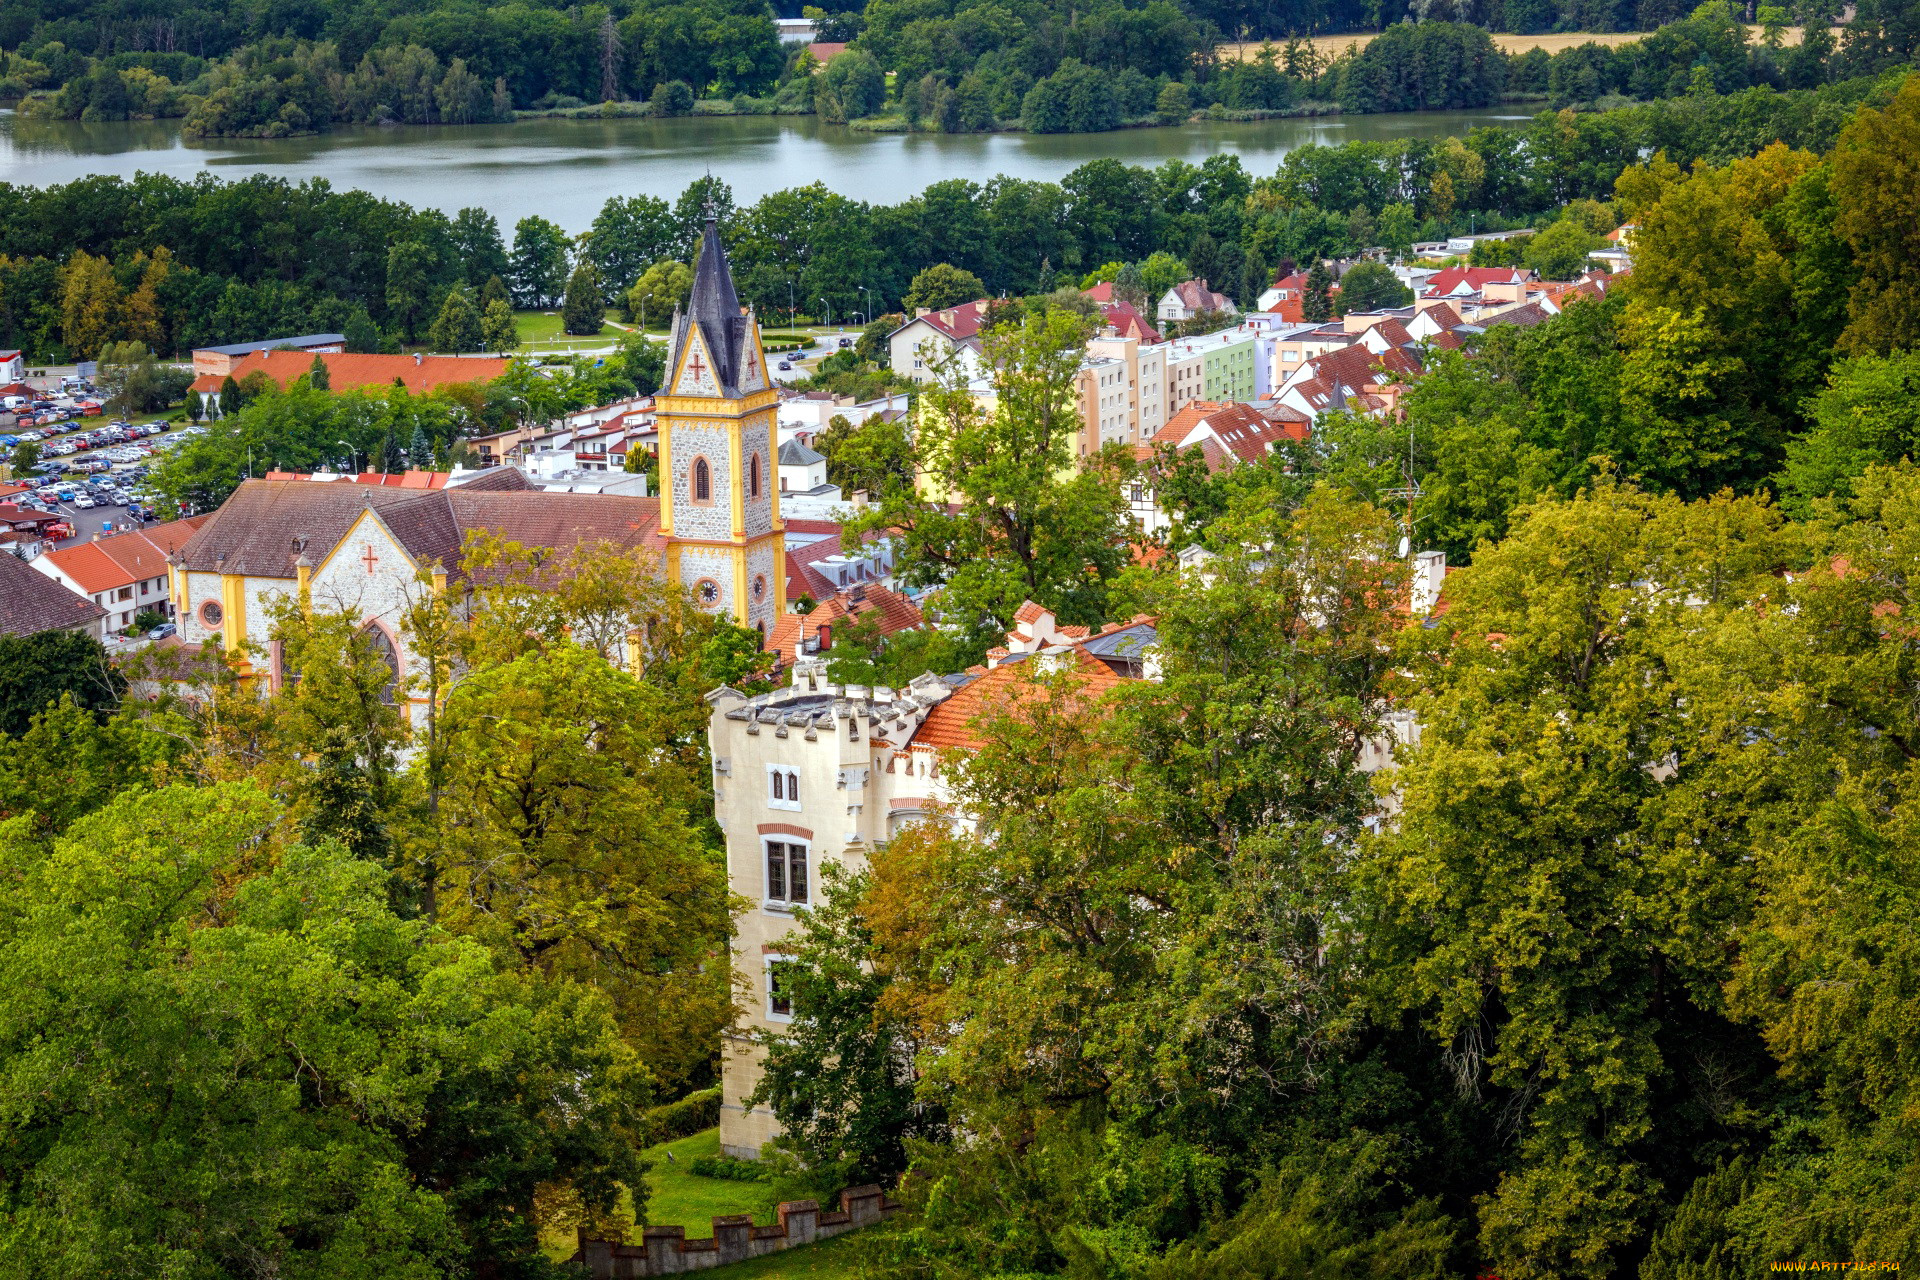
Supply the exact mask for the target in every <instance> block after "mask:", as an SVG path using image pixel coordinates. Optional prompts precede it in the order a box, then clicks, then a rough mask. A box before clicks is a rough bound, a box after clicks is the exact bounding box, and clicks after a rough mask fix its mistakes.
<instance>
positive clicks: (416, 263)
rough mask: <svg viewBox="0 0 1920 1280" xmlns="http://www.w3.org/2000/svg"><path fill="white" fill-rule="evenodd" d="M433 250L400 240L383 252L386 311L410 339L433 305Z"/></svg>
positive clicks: (416, 242) (421, 326)
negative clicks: (385, 277) (385, 273)
mask: <svg viewBox="0 0 1920 1280" xmlns="http://www.w3.org/2000/svg"><path fill="white" fill-rule="evenodd" d="M434 265H435V259H434V254H433V250H432V249H430V248H428V247H427V246H426V245H424V244H421V243H420V242H419V241H418V240H404V241H402V242H400V243H399V244H396V245H394V246H393V248H391V249H389V250H388V251H387V298H386V302H387V313H388V314H389V315H391V316H392V317H393V319H394V323H396V324H398V325H399V326H400V331H401V333H403V334H404V335H405V336H406V339H407V341H409V342H412V341H413V340H414V339H415V337H416V336H417V335H418V334H419V333H420V331H421V330H422V329H424V328H425V327H426V324H427V320H428V317H429V316H430V315H431V314H432V306H433V272H434Z"/></svg>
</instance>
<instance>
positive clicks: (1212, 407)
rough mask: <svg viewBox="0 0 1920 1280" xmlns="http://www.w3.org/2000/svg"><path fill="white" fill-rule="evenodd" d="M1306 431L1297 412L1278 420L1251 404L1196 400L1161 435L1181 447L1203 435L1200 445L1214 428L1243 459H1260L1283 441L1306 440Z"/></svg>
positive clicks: (1225, 444) (1199, 441)
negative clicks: (1206, 432) (1207, 433)
mask: <svg viewBox="0 0 1920 1280" xmlns="http://www.w3.org/2000/svg"><path fill="white" fill-rule="evenodd" d="M1203 429H1204V430H1203ZM1307 430H1308V427H1307V423H1306V421H1305V419H1304V418H1301V417H1300V416H1299V415H1298V414H1292V415H1289V416H1288V418H1287V419H1286V420H1283V421H1276V420H1274V419H1272V418H1269V417H1267V416H1266V415H1264V414H1262V413H1261V412H1260V411H1259V410H1258V409H1256V408H1254V407H1253V406H1252V405H1250V404H1241V403H1239V402H1237V401H1231V400H1195V401H1193V402H1192V403H1191V404H1189V405H1187V406H1186V407H1185V408H1183V409H1181V410H1180V412H1179V413H1176V414H1174V415H1173V421H1171V422H1169V423H1168V424H1167V425H1166V426H1165V427H1163V428H1161V430H1160V435H1161V437H1163V438H1165V439H1167V440H1171V441H1173V442H1174V445H1175V447H1179V446H1182V445H1185V444H1186V443H1187V442H1188V440H1190V439H1192V438H1193V437H1194V436H1195V435H1199V436H1200V440H1196V441H1194V443H1196V444H1199V443H1201V441H1203V440H1205V439H1206V438H1207V437H1206V435H1205V431H1211V432H1212V433H1213V435H1214V437H1216V438H1218V440H1219V442H1220V444H1221V445H1223V446H1225V447H1226V448H1227V449H1229V450H1231V451H1232V453H1233V456H1234V457H1235V458H1237V459H1239V460H1240V461H1241V462H1258V461H1259V460H1260V459H1261V458H1264V457H1266V456H1267V454H1269V453H1271V452H1273V448H1274V446H1275V445H1277V444H1279V443H1280V442H1281V441H1282V440H1305V439H1306V438H1307Z"/></svg>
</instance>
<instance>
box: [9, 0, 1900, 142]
mask: <svg viewBox="0 0 1920 1280" xmlns="http://www.w3.org/2000/svg"><path fill="white" fill-rule="evenodd" d="M808 13H809V14H811V15H814V16H815V19H816V22H817V24H818V28H819V33H820V34H819V37H818V38H819V39H820V40H822V41H825V42H829V44H828V46H827V47H828V48H829V49H834V48H838V47H839V46H840V45H845V46H846V48H845V51H844V52H839V53H837V54H834V53H829V54H828V55H827V64H826V65H825V66H824V67H822V66H821V64H820V63H819V62H818V61H817V60H816V59H815V58H814V57H813V55H812V54H811V53H810V52H808V49H807V47H805V46H802V45H783V44H781V43H780V41H779V39H778V37H777V35H776V32H775V27H774V24H773V17H772V11H771V10H770V9H769V8H767V6H766V5H765V3H764V0H677V2H676V3H671V4H668V3H641V4H625V3H622V4H616V5H613V6H611V7H594V8H591V9H571V10H566V11H564V12H563V11H559V10H553V9H542V8H531V7H526V6H523V5H519V4H514V5H493V6H486V7H482V8H479V9H476V10H473V11H471V12H468V11H466V10H464V9H460V10H456V9H440V8H430V9H427V10H425V11H423V12H419V13H412V14H408V15H405V16H400V17H392V18H386V17H381V16H376V15H374V14H371V13H368V12H365V11H363V10H360V9H357V8H353V7H342V8H341V9H340V10H338V11H334V12H330V13H328V14H326V15H324V16H322V15H319V14H294V13H289V14H283V15H281V16H280V17H279V18H278V19H275V20H272V21H269V20H268V19H266V18H265V17H262V16H258V15H247V16H244V17H242V16H241V15H236V14H231V13H222V12H220V11H218V10H211V11H210V10H199V9H196V10H193V11H190V12H188V13H186V14H183V15H180V16H178V17H155V18H152V19H150V20H144V21H141V22H129V21H127V20H125V19H118V18H115V17H109V16H108V15H105V14H102V15H98V16H97V17H96V18H95V19H94V20H93V21H92V22H90V23H89V22H87V21H86V20H84V19H82V18H80V17H77V16H73V15H64V14H62V15H55V14H39V13H37V11H35V10H34V8H33V5H32V4H31V3H29V2H28V0H10V3H8V4H7V5H4V6H0V50H4V52H0V98H13V99H20V100H21V109H22V110H24V111H28V112H31V113H35V114H40V115H46V116H50V117H54V118H63V119H78V120H124V119H139V118H155V117H184V124H183V128H184V129H185V130H186V132H187V133H188V134H189V135H195V136H248V137H284V136H291V135H297V134H309V133H318V132H325V131H326V130H328V129H331V128H333V127H335V126H336V125H347V124H451V125H463V124H481V123H489V122H496V121H505V120H511V119H513V118H515V115H516V113H517V112H523V111H531V112H553V111H572V110H582V109H592V110H596V111H602V112H607V113H612V114H626V115H635V114H639V115H654V116H676V115H686V114H690V113H693V112H695V111H699V112H702V113H706V114H784V115H817V116H819V117H820V118H822V119H823V120H826V121H828V122H832V123H845V122H849V121H863V122H866V123H865V125H864V126H863V127H873V128H886V129H903V130H933V131H941V132H949V133H953V132H977V131H982V130H993V129H1006V128H1019V129H1026V130H1028V131H1031V132H1040V133H1056V132H1089V131H1099V130H1105V129H1114V128H1120V127H1126V126H1140V125H1150V124H1163V125H1173V124H1180V123H1184V122H1186V121H1187V120H1189V119H1190V118H1192V117H1193V116H1194V115H1196V114H1207V115H1209V116H1211V117H1213V118H1220V117H1222V116H1225V117H1226V118H1241V119H1249V118H1259V117H1260V116H1262V115H1264V114H1271V113H1275V112H1286V111H1289V110H1294V109H1305V110H1315V111H1324V110H1330V109H1334V108H1335V107H1337V108H1338V109H1340V110H1343V111H1349V112H1380V111H1409V110H1423V109H1433V108H1457V107H1472V106H1486V105H1491V104H1493V103H1496V102H1499V101H1501V100H1503V98H1512V97H1521V98H1532V99H1539V98H1546V99H1548V100H1550V101H1551V103H1552V104H1553V105H1555V106H1562V105H1574V104H1578V105H1584V106H1594V105H1602V106H1604V105H1618V104H1619V103H1620V102H1624V101H1627V100H1643V101H1644V100H1651V99H1655V98H1663V97H1673V96H1679V95H1682V94H1686V93H1696V92H1703V91H1706V92H1719V93H1729V92H1735V91H1738V90H1741V89H1745V88H1748V87H1752V86H1755V85H1767V86H1770V87H1775V88H1811V87H1814V86H1816V85H1818V84H1820V83H1822V82H1824V81H1826V80H1831V79H1846V78H1851V77H1857V76H1862V75H1873V74H1878V73H1880V72H1882V71H1884V70H1886V69H1887V68H1889V67H1890V66H1893V65H1897V64H1900V63H1902V62H1905V61H1908V60H1910V59H1911V58H1912V56H1913V52H1914V39H1915V34H1916V33H1915V32H1914V31H1913V30H1912V29H1910V24H1909V22H1908V21H1907V19H1906V18H1905V17H1904V16H1903V13H1902V12H1901V11H1900V10H1899V9H1898V7H1897V6H1886V5H1882V4H1881V3H1879V2H1878V0H1870V3H1867V4H1863V5H1860V6H1857V10H1856V12H1855V14H1854V16H1853V17H1852V19H1851V20H1850V21H1849V22H1848V24H1847V25H1846V26H1845V27H1844V28H1843V29H1842V30H1841V34H1840V38H1839V39H1838V40H1837V41H1836V40H1835V38H1834V36H1833V34H1832V32H1831V30H1830V29H1829V27H1828V26H1827V25H1826V24H1827V21H1828V20H1829V19H1830V18H1831V17H1832V15H1831V14H1829V13H1827V12H1826V11H1825V10H1822V9H1818V7H1817V6H1815V7H1814V8H1808V9H1806V11H1805V13H1800V14H1796V13H1793V12H1792V11H1789V10H1788V9H1786V8H1783V7H1779V6H1762V7H1761V8H1760V9H1759V13H1758V17H1759V21H1760V22H1761V23H1762V24H1763V28H1764V32H1763V36H1762V38H1760V39H1758V40H1754V39H1752V38H1751V37H1750V34H1749V32H1748V30H1747V29H1746V28H1745V27H1744V26H1742V25H1740V22H1739V21H1736V19H1741V18H1751V16H1752V15H1743V14H1738V13H1736V12H1735V11H1734V10H1733V9H1731V8H1729V7H1727V6H1725V5H1723V4H1720V3H1710V4H1706V5H1702V6H1701V7H1699V8H1698V9H1697V10H1685V9H1679V8H1677V7H1668V6H1666V5H1663V4H1654V3H1647V4H1642V5H1641V6H1639V7H1638V8H1637V9H1636V10H1634V11H1633V12H1632V13H1630V14H1626V15H1624V16H1623V15H1621V14H1611V15H1609V14H1605V13H1600V12H1596V13H1594V14H1589V15H1587V21H1586V24H1585V26H1584V29H1587V30H1593V31H1610V30H1629V29H1641V30H1646V31H1647V32H1649V34H1648V35H1647V36H1646V37H1644V38H1643V39H1641V40H1638V41H1633V42H1630V43H1628V44H1625V45H1621V46H1618V47H1616V48H1608V47H1606V46H1605V45H1602V44H1599V43H1589V44H1584V45H1580V46H1577V47H1575V48H1569V49H1565V50H1562V51H1561V52H1559V53H1557V54H1553V55H1548V54H1546V53H1545V52H1544V51H1540V50H1535V51H1533V52H1531V53H1527V54H1524V55H1508V54H1506V53H1503V52H1502V51H1501V50H1499V49H1498V48H1497V47H1495V46H1494V44H1493V42H1492V40H1491V38H1490V36H1489V31H1491V30H1501V29H1513V30H1530V29H1535V28H1533V27H1531V26H1529V25H1528V24H1527V21H1528V20H1523V21H1522V22H1521V24H1520V25H1518V26H1512V27H1508V26H1505V25H1504V24H1506V23H1507V22H1508V21H1509V20H1508V18H1507V17H1506V15H1505V10H1504V9H1503V10H1502V11H1501V12H1500V13H1497V14H1495V13H1489V14H1480V15H1474V14H1463V15H1459V16H1460V17H1461V18H1462V19H1463V20H1459V21H1448V20H1441V19H1439V18H1437V17H1436V18H1434V19H1432V20H1425V21H1419V22H1413V21H1403V22H1395V21H1391V20H1389V19H1388V18H1387V17H1386V15H1381V17H1380V27H1379V29H1380V32H1381V34H1380V35H1379V36H1378V37H1377V38H1375V39H1373V40H1372V41H1371V43H1369V44H1367V46H1366V47H1365V48H1364V49H1362V50H1360V51H1359V52H1357V53H1355V52H1351V51H1349V52H1346V53H1342V54H1339V55H1337V56H1326V55H1323V54H1320V53H1318V52H1316V51H1315V48H1314V47H1313V45H1312V44H1311V43H1309V42H1307V41H1305V40H1303V39H1301V38H1300V37H1301V36H1303V35H1305V34H1310V33H1313V32H1315V31H1322V30H1325V27H1324V26H1323V25H1319V23H1320V19H1319V18H1317V17H1316V16H1315V15H1311V14H1305V13H1285V12H1270V13H1266V14H1261V15H1252V14H1244V13H1235V12H1230V11H1222V10H1218V9H1216V8H1215V7H1213V6H1211V5H1209V4H1207V3H1203V2H1201V0H1146V2H1145V3H1140V4H1128V3H1121V2H1120V0H1107V2H1106V3H1102V4H1098V5H1095V6H1093V7H1091V8H1089V9H1085V10H1082V9H1080V8H1078V7H1077V6H1065V5H1063V4H1061V3H1058V0H1022V3H1019V4H1015V5H1011V6H995V7H994V8H993V10H992V12H991V13H988V12H986V11H984V10H976V9H974V8H969V7H968V6H967V4H965V3H962V2H961V0H918V2H915V3H904V2H902V0H872V3H870V4H867V5H866V6H865V7H864V8H857V9H846V10H844V11H838V12H827V11H823V10H818V9H811V8H810V9H809V10H808ZM1799 18H1805V19H1807V21H1808V24H1809V25H1808V27H1807V35H1806V38H1805V39H1804V40H1802V41H1801V42H1799V43H1797V44H1794V45H1791V46H1789V45H1786V44H1783V42H1782V36H1781V33H1782V32H1784V31H1785V29H1786V26H1787V24H1788V23H1789V21H1792V20H1797V19H1799ZM1354 29H1359V28H1358V27H1355V28H1354ZM1562 29H1564V22H1563V26H1562ZM1249 37H1259V38H1264V39H1267V40H1270V41H1272V42H1273V43H1272V44H1270V45H1269V46H1267V47H1265V48H1263V49H1261V50H1260V51H1259V52H1258V53H1257V54H1256V55H1255V56H1253V57H1250V58H1245V59H1241V58H1236V57H1231V56H1225V55H1223V53H1222V46H1223V41H1225V40H1227V39H1228V38H1239V39H1247V38H1249Z"/></svg>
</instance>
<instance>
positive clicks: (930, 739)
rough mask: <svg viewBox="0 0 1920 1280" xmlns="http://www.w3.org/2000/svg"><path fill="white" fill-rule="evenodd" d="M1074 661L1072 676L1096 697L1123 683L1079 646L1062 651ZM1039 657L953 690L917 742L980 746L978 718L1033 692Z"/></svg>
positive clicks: (930, 715)
mask: <svg viewBox="0 0 1920 1280" xmlns="http://www.w3.org/2000/svg"><path fill="white" fill-rule="evenodd" d="M1061 656H1063V657H1066V658H1067V659H1068V660H1069V661H1071V662H1072V663H1073V677H1074V680H1075V681H1076V682H1077V683H1078V684H1079V686H1080V691H1081V692H1082V693H1083V694H1084V695H1086V696H1087V697H1090V698H1097V697H1099V696H1101V695H1102V694H1104V693H1106V692H1107V691H1108V690H1110V689H1112V688H1113V687H1114V686H1115V685H1118V684H1119V683H1120V677H1119V676H1117V675H1115V674H1114V673H1113V671H1112V670H1111V669H1110V668H1109V667H1108V666H1107V664H1106V663H1104V662H1101V661H1100V660H1099V659H1098V658H1095V657H1093V656H1092V655H1091V654H1089V653H1087V652H1086V651H1085V650H1084V649H1080V648H1078V647H1075V648H1072V649H1068V650H1065V651H1064V653H1063V654H1062V655H1061ZM1038 660H1039V659H1037V658H1028V659H1027V660H1026V661H1024V662H1014V663H1009V664H1007V665H1005V666H999V667H995V668H994V669H993V670H991V671H989V672H987V673H986V674H985V675H983V676H981V677H980V678H979V679H977V680H974V681H973V682H971V683H970V684H967V685H964V686H962V687H961V688H959V689H957V690H955V691H954V694H953V696H952V697H950V698H948V699H947V700H946V701H944V702H942V703H940V704H939V705H938V706H936V707H934V708H933V709H932V710H931V711H929V712H927V718H926V719H925V720H923V721H921V722H920V727H919V728H918V729H916V730H915V731H914V735H913V745H914V746H916V747H917V746H929V747H958V748H962V749H967V750H972V749H977V748H978V747H979V746H980V745H981V742H980V738H979V736H978V734H977V733H976V732H975V725H976V722H977V721H978V720H979V719H980V718H981V716H982V715H983V714H986V713H989V712H993V711H1000V710H1003V709H1005V708H1006V707H1007V706H1009V705H1010V704H1012V703H1015V702H1018V701H1019V700H1020V698H1021V697H1022V695H1023V694H1028V695H1030V694H1031V691H1032V689H1033V688H1034V686H1033V683H1032V676H1033V668H1032V666H1031V664H1032V663H1033V662H1035V661H1038Z"/></svg>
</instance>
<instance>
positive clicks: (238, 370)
mask: <svg viewBox="0 0 1920 1280" xmlns="http://www.w3.org/2000/svg"><path fill="white" fill-rule="evenodd" d="M316 359H318V360H320V361H322V362H324V363H325V364H326V366H327V380H328V382H329V384H330V385H331V388H332V389H333V390H335V391H353V390H357V389H359V388H362V387H390V386H392V385H393V382H394V379H395V378H398V379H400V381H401V383H402V384H404V385H405V387H406V388H407V390H408V391H411V392H413V393H414V394H415V395H424V394H426V393H427V392H429V391H437V390H439V389H440V388H441V387H451V386H458V385H459V384H461V383H465V382H492V381H493V380H494V379H495V378H497V377H499V376H500V375H501V374H503V373H505V372H506V371H507V366H508V365H509V364H511V363H512V362H511V361H510V360H508V359H507V358H506V357H505V356H421V357H419V358H418V359H416V358H415V357H413V356H378V355H322V356H315V355H313V354H312V353H310V352H306V351H253V352H249V353H248V354H247V356H246V357H245V358H244V359H242V360H240V361H239V362H238V363H236V364H235V365H234V366H233V374H232V377H233V380H234V381H235V382H241V381H244V380H245V379H246V377H247V375H249V374H251V373H255V372H259V371H264V372H265V373H266V375H267V376H268V377H270V378H272V379H273V380H274V382H275V383H277V384H279V385H280V386H281V387H285V386H286V385H287V384H288V383H290V382H292V381H293V380H294V379H295V378H299V377H304V376H306V374H307V373H308V372H310V371H311V370H312V368H313V362H314V361H315V360H316ZM225 381H226V378H224V377H222V376H220V375H217V374H210V373H209V374H202V375H201V376H200V377H198V378H195V379H194V380H193V389H194V390H195V391H198V392H200V393H202V394H203V395H204V394H206V393H208V392H214V393H218V392H219V390H220V386H221V384H222V383H224V382H225Z"/></svg>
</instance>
